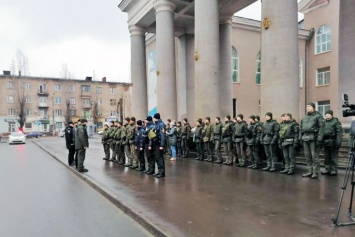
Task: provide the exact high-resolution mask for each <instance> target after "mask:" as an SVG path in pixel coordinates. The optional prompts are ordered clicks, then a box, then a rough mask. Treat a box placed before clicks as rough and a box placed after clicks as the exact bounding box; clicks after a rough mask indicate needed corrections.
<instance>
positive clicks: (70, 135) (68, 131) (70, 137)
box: [65, 121, 75, 166]
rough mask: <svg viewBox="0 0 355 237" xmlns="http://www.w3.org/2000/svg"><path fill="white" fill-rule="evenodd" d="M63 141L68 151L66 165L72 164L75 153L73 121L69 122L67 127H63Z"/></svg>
mask: <svg viewBox="0 0 355 237" xmlns="http://www.w3.org/2000/svg"><path fill="white" fill-rule="evenodd" d="M65 143H66V146H67V149H68V151H69V154H68V165H70V166H72V165H74V155H75V135H74V123H73V122H71V121H70V122H69V123H68V127H66V128H65Z"/></svg>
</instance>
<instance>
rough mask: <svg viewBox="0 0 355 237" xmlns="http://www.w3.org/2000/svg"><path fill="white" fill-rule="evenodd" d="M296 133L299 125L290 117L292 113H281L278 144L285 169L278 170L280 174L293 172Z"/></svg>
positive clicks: (296, 141) (296, 144)
mask: <svg viewBox="0 0 355 237" xmlns="http://www.w3.org/2000/svg"><path fill="white" fill-rule="evenodd" d="M298 134H299V126H298V123H297V122H296V120H294V119H293V118H292V114H290V113H285V114H283V116H282V122H281V124H280V131H279V144H280V147H281V149H282V153H283V157H284V161H285V169H284V170H281V171H280V173H282V174H289V175H292V174H293V173H294V170H295V167H296V149H297V147H298Z"/></svg>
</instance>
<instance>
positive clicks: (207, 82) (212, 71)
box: [195, 0, 221, 118]
mask: <svg viewBox="0 0 355 237" xmlns="http://www.w3.org/2000/svg"><path fill="white" fill-rule="evenodd" d="M219 57H220V55H219V13H218V0H210V1H208V4H207V3H206V1H205V0H195V58H196V59H197V60H196V61H195V118H199V117H201V118H204V117H205V116H210V117H211V118H214V117H215V116H221V108H220V105H221V104H220V100H221V97H220V85H219Z"/></svg>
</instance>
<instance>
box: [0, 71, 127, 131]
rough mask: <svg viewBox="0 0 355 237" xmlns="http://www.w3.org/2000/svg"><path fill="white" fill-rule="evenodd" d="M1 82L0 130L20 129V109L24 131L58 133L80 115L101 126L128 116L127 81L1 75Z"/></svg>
mask: <svg viewBox="0 0 355 237" xmlns="http://www.w3.org/2000/svg"><path fill="white" fill-rule="evenodd" d="M0 84H1V85H2V86H1V88H0V95H1V96H0V104H1V107H0V133H9V132H13V131H17V130H18V129H19V127H20V123H19V112H20V111H24V115H25V118H26V119H25V123H24V126H23V130H24V132H32V131H39V132H53V130H54V131H55V132H59V131H60V130H61V129H63V128H64V127H65V126H66V125H67V123H68V122H69V121H77V120H78V119H79V118H86V119H88V120H89V121H91V122H92V123H93V124H95V125H96V127H97V129H101V128H102V127H103V124H104V123H105V122H106V123H107V122H110V121H111V120H116V119H122V117H123V116H125V115H130V109H131V106H130V105H131V97H130V87H131V84H129V83H116V82H105V80H104V81H91V80H90V78H88V79H87V80H71V79H59V78H42V77H27V76H20V77H19V76H5V75H0ZM21 102H22V103H21Z"/></svg>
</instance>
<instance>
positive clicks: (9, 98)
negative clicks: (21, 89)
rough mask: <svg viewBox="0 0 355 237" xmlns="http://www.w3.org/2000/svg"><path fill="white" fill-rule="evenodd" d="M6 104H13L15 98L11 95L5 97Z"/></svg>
mask: <svg viewBox="0 0 355 237" xmlns="http://www.w3.org/2000/svg"><path fill="white" fill-rule="evenodd" d="M7 103H9V104H13V103H15V98H14V96H13V95H8V96H7Z"/></svg>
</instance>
